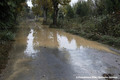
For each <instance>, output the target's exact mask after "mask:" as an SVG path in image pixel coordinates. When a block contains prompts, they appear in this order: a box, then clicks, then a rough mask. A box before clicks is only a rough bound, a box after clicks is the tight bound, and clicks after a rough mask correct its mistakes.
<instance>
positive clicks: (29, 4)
mask: <svg viewBox="0 0 120 80" xmlns="http://www.w3.org/2000/svg"><path fill="white" fill-rule="evenodd" d="M77 1H78V0H71V2H70V4H71V5H73V4H74V3H76V2H77ZM27 4H28V6H29V7H32V6H33V5H32V2H31V0H28V1H27Z"/></svg>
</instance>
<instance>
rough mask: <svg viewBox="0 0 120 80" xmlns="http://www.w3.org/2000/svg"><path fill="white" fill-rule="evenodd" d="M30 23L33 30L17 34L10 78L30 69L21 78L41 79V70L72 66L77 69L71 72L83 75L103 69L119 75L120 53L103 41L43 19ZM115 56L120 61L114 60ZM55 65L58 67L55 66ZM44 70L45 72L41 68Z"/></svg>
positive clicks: (58, 70) (55, 70)
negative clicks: (44, 22) (45, 22)
mask: <svg viewBox="0 0 120 80" xmlns="http://www.w3.org/2000/svg"><path fill="white" fill-rule="evenodd" d="M28 26H29V27H30V30H29V29H28V30H26V29H24V30H21V32H20V33H19V34H18V37H17V38H16V42H15V46H14V49H13V50H12V52H11V55H13V58H15V59H13V60H12V62H11V63H13V65H12V66H13V69H11V70H13V73H8V75H9V76H8V79H7V80H9V78H11V80H18V78H19V77H20V76H21V75H22V73H24V72H26V70H28V69H29V71H28V72H27V73H26V75H27V76H25V75H24V77H22V78H20V79H21V80H22V79H24V78H25V79H26V80H28V79H30V78H32V80H39V79H40V78H39V77H40V75H39V74H41V73H44V74H46V75H49V76H50V75H53V74H61V72H62V74H65V73H66V74H67V72H70V71H71V72H72V70H73V71H74V72H72V73H74V74H76V75H78V76H81V77H82V76H87V77H89V76H100V75H101V76H102V74H104V73H111V74H115V75H118V73H119V72H120V70H119V67H120V65H118V64H120V63H119V62H120V57H119V56H117V55H114V54H116V53H115V52H113V51H111V50H110V49H109V48H107V47H105V46H104V45H102V44H100V43H97V42H94V41H89V40H86V39H84V38H82V37H79V36H76V35H71V34H69V33H66V32H63V31H62V30H58V29H51V28H48V27H47V26H43V25H41V24H40V23H35V22H31V23H29V25H28ZM22 28H23V26H22ZM112 53H114V54H112ZM26 56H27V57H26ZM116 59H117V61H118V63H116V62H115V61H116ZM28 65H29V66H28ZM54 66H57V67H56V68H55V69H54V68H53V67H54ZM68 66H69V67H71V68H68ZM20 67H21V69H20ZM8 69H9V67H8ZM67 69H69V70H67ZM14 70H15V71H14ZM42 70H43V72H41V71H42ZM40 72H41V73H40ZM45 72H46V73H45ZM59 72H60V73H59ZM52 73H53V74H52ZM74 74H72V75H74ZM32 75H34V76H32ZM42 75H43V74H42ZM16 76H18V78H17V77H16ZM22 76H23V75H22ZM28 77H29V78H28ZM33 77H34V78H33ZM54 77H55V76H54ZM20 79H19V80H20ZM4 80H6V79H4ZM45 80H47V79H45ZM51 80H56V79H51ZM63 80H65V79H63ZM66 80H73V79H66ZM74 80H75V79H74Z"/></svg>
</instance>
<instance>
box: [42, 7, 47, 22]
mask: <svg viewBox="0 0 120 80" xmlns="http://www.w3.org/2000/svg"><path fill="white" fill-rule="evenodd" d="M47 11H48V9H47V8H44V10H43V16H44V19H43V24H46V23H47Z"/></svg>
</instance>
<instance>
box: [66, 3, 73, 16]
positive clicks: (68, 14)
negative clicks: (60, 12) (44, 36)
mask: <svg viewBox="0 0 120 80" xmlns="http://www.w3.org/2000/svg"><path fill="white" fill-rule="evenodd" d="M66 10H67V13H66V17H67V18H74V11H73V8H72V7H71V5H67V8H66Z"/></svg>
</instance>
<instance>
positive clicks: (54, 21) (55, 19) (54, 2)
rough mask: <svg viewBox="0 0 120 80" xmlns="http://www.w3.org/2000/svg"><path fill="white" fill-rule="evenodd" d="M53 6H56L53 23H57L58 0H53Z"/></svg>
mask: <svg viewBox="0 0 120 80" xmlns="http://www.w3.org/2000/svg"><path fill="white" fill-rule="evenodd" d="M53 6H54V13H53V25H57V17H58V10H59V9H58V2H57V1H56V0H53Z"/></svg>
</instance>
